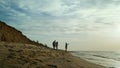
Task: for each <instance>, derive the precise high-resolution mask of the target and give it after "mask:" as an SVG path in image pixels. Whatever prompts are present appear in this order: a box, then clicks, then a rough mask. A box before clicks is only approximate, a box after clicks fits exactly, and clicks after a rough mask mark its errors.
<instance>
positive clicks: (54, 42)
mask: <svg viewBox="0 0 120 68" xmlns="http://www.w3.org/2000/svg"><path fill="white" fill-rule="evenodd" d="M52 45H53V49H55V46H56V40H54V41H53V43H52Z"/></svg>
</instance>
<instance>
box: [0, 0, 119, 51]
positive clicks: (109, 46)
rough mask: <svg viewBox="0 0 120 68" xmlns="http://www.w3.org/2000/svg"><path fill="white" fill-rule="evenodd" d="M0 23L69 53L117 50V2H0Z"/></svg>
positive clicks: (29, 0)
mask: <svg viewBox="0 0 120 68" xmlns="http://www.w3.org/2000/svg"><path fill="white" fill-rule="evenodd" d="M0 20H1V21H4V22H6V23H7V24H9V25H11V26H13V27H15V28H17V29H18V30H20V31H22V32H23V34H24V35H26V36H27V37H29V38H30V39H32V40H35V41H36V40H39V42H41V43H44V44H47V45H48V46H50V47H51V46H52V45H51V43H52V41H53V40H58V41H59V47H60V48H61V49H64V43H65V42H68V43H69V44H70V45H69V50H120V0H0Z"/></svg>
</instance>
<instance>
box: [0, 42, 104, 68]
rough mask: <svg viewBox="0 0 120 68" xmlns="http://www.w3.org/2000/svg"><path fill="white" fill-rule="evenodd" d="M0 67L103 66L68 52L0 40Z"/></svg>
mask: <svg viewBox="0 0 120 68" xmlns="http://www.w3.org/2000/svg"><path fill="white" fill-rule="evenodd" d="M0 68H105V67H103V66H100V65H96V64H93V63H90V62H87V61H85V60H83V59H80V58H78V57H75V56H72V55H71V54H70V53H69V52H65V51H62V50H53V49H50V48H46V47H42V46H35V45H31V44H21V43H6V42H0Z"/></svg>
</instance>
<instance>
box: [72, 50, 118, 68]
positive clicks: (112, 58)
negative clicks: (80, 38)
mask: <svg viewBox="0 0 120 68" xmlns="http://www.w3.org/2000/svg"><path fill="white" fill-rule="evenodd" d="M71 53H72V54H73V55H75V56H78V57H80V58H82V59H85V60H87V61H89V62H92V63H95V64H99V65H102V66H105V67H106V68H120V52H116V51H73V52H71Z"/></svg>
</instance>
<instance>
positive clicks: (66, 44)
mask: <svg viewBox="0 0 120 68" xmlns="http://www.w3.org/2000/svg"><path fill="white" fill-rule="evenodd" d="M67 48H68V43H67V42H66V43H65V51H67Z"/></svg>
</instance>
